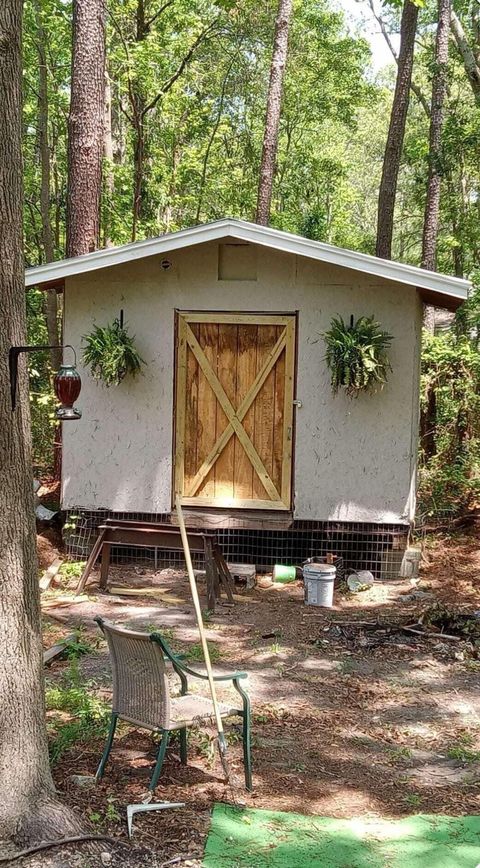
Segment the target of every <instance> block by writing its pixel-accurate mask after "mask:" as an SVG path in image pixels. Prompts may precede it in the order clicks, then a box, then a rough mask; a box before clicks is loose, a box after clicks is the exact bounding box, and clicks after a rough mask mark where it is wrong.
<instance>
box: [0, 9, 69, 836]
mask: <svg viewBox="0 0 480 868" xmlns="http://www.w3.org/2000/svg"><path fill="white" fill-rule="evenodd" d="M22 6H23V3H22V0H2V3H1V4H0V224H1V227H2V230H1V232H0V322H1V324H2V327H1V328H0V659H1V661H2V664H1V666H0V696H1V697H2V702H1V710H0V732H1V741H2V749H1V752H0V838H3V839H15V840H18V841H20V840H21V841H25V840H32V839H35V838H36V839H37V840H38V839H39V838H41V837H48V836H49V835H50V834H51V832H52V830H53V831H54V832H55V831H56V830H57V829H59V830H61V831H62V832H63V830H64V829H65V828H66V827H68V826H69V811H68V810H65V811H64V810H63V808H61V806H59V804H58V802H55V800H54V787H53V782H52V778H51V775H50V769H49V762H48V750H47V735H46V726H45V707H44V682H43V657H42V644H41V631H40V603H39V589H38V578H37V560H36V552H35V521H34V512H33V492H32V469H31V452H30V416H29V404H28V394H27V381H26V373H25V362H24V361H22V362H21V366H20V367H21V372H20V383H19V400H18V403H17V408H16V410H15V412H12V410H11V406H10V388H9V371H8V351H9V349H10V347H11V346H12V345H14V346H15V345H19V344H20V345H21V344H24V343H25V331H26V314H25V288H24V279H23V269H24V262H23V226H22V201H23V189H22V152H21V114H22V95H21V81H22V58H21V30H22Z"/></svg>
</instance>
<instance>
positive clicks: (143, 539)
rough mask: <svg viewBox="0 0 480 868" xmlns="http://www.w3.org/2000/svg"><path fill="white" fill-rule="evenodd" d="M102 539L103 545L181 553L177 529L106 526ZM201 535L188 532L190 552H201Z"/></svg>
mask: <svg viewBox="0 0 480 868" xmlns="http://www.w3.org/2000/svg"><path fill="white" fill-rule="evenodd" d="M105 530H106V531H107V534H106V536H105V537H104V541H105V544H110V545H127V546H140V547H142V546H143V547H144V548H155V547H156V548H160V549H172V550H173V551H182V550H183V547H182V541H181V537H180V531H179V529H178V528H177V527H172V526H170V527H168V528H162V527H158V528H157V527H155V526H153V527H148V528H147V527H133V528H128V527H122V526H121V525H119V526H118V527H115V526H108V527H107V528H106V529H105ZM203 536H204V535H203V534H201V533H196V532H192V531H189V532H188V541H189V545H190V549H191V551H194V552H203Z"/></svg>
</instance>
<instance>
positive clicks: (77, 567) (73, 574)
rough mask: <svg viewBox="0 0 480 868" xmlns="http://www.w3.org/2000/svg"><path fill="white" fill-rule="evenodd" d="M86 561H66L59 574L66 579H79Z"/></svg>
mask: <svg viewBox="0 0 480 868" xmlns="http://www.w3.org/2000/svg"><path fill="white" fill-rule="evenodd" d="M85 564H86V561H66V562H65V563H64V564H62V566H61V567H60V569H59V571H58V572H59V574H60V575H61V576H64V577H65V578H66V579H79V578H80V576H81V575H82V573H83V570H84V567H85Z"/></svg>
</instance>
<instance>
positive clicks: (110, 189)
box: [103, 72, 115, 247]
mask: <svg viewBox="0 0 480 868" xmlns="http://www.w3.org/2000/svg"><path fill="white" fill-rule="evenodd" d="M103 155H104V157H105V194H106V196H105V200H104V203H103V213H104V217H103V245H104V247H111V246H112V239H111V238H110V223H111V220H110V215H111V213H112V207H113V197H114V194H115V179H114V175H113V133H112V88H111V83H110V76H109V74H108V72H107V73H106V75H105V128H104V140H103Z"/></svg>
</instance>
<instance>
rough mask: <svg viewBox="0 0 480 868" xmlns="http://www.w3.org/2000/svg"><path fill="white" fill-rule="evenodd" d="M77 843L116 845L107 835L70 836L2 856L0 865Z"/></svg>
mask: <svg viewBox="0 0 480 868" xmlns="http://www.w3.org/2000/svg"><path fill="white" fill-rule="evenodd" d="M79 841H108V843H110V844H116V843H117V839H116V838H110V837H109V836H108V835H96V834H93V833H92V834H91V835H89V834H86V835H71V836H70V837H69V838H59V839H58V841H41V842H40V843H39V844H35V845H34V846H33V847H27V849H26V850H19V852H18V853H14V854H13V855H10V856H2V857H1V858H0V863H2V862H13V861H14V860H15V859H21V858H22V857H23V856H30V855H31V854H32V853H39V852H40V850H49V849H50V848H51V847H63V846H64V845H65V844H74V843H76V842H79Z"/></svg>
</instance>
